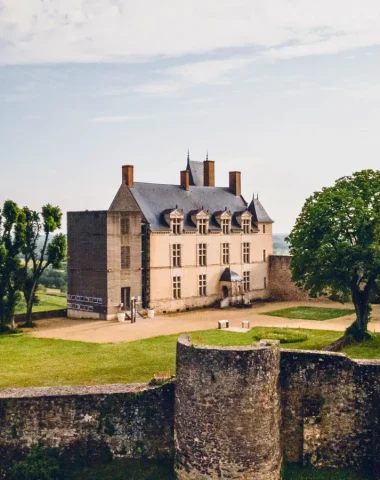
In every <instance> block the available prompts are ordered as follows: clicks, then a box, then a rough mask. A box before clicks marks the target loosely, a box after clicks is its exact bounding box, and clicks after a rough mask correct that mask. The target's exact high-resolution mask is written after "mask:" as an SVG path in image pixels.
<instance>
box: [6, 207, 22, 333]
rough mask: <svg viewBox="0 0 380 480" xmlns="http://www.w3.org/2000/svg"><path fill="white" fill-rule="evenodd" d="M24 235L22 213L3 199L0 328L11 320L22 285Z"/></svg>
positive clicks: (11, 321)
mask: <svg viewBox="0 0 380 480" xmlns="http://www.w3.org/2000/svg"><path fill="white" fill-rule="evenodd" d="M25 236H26V230H25V214H24V212H23V210H22V209H20V208H19V207H18V206H17V204H16V203H15V202H12V201H11V200H7V201H6V202H5V203H4V207H3V209H2V211H1V210H0V330H6V329H7V328H8V325H9V324H10V323H13V319H14V313H15V308H16V303H17V301H18V300H19V296H20V293H19V290H20V288H21V286H22V268H21V262H20V258H19V255H20V253H21V251H22V248H23V246H24V245H25Z"/></svg>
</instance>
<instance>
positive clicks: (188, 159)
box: [187, 149, 190, 162]
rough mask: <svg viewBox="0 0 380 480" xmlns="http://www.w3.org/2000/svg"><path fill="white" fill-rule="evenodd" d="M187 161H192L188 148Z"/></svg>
mask: <svg viewBox="0 0 380 480" xmlns="http://www.w3.org/2000/svg"><path fill="white" fill-rule="evenodd" d="M187 161H188V162H189V161H190V150H189V149H187Z"/></svg>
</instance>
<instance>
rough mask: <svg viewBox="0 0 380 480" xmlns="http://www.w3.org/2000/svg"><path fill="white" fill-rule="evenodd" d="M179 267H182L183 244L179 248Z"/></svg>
mask: <svg viewBox="0 0 380 480" xmlns="http://www.w3.org/2000/svg"><path fill="white" fill-rule="evenodd" d="M179 266H180V267H182V266H183V243H181V244H180V246H179Z"/></svg>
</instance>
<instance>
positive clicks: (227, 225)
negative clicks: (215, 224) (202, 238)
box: [221, 218, 230, 234]
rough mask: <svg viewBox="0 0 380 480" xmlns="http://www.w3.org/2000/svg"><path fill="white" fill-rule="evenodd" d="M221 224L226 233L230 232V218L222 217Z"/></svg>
mask: <svg viewBox="0 0 380 480" xmlns="http://www.w3.org/2000/svg"><path fill="white" fill-rule="evenodd" d="M221 226H222V232H223V233H224V234H227V233H230V220H229V219H228V218H222V219H221Z"/></svg>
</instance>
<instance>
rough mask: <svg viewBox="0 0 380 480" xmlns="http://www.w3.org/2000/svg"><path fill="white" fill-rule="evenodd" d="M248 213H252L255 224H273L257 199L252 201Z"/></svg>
mask: <svg viewBox="0 0 380 480" xmlns="http://www.w3.org/2000/svg"><path fill="white" fill-rule="evenodd" d="M248 211H249V212H251V213H252V216H253V220H254V221H255V222H265V223H274V222H273V220H272V219H271V218H270V216H269V215H268V214H267V212H266V210H265V208H264V207H263V205H262V203H261V202H260V200H259V199H258V198H253V199H252V201H251V203H250V204H249V207H248Z"/></svg>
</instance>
